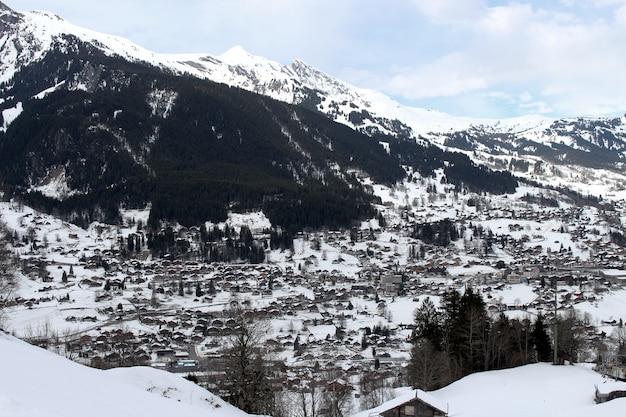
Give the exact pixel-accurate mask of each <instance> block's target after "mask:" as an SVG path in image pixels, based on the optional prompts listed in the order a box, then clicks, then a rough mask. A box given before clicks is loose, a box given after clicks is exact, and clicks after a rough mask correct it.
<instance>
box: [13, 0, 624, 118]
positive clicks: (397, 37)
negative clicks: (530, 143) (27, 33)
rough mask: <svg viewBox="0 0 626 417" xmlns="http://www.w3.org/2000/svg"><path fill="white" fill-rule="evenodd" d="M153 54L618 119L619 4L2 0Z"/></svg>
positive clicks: (433, 97) (417, 96) (453, 100)
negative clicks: (230, 60)
mask: <svg viewBox="0 0 626 417" xmlns="http://www.w3.org/2000/svg"><path fill="white" fill-rule="evenodd" d="M4 1H5V3H6V4H7V5H8V6H9V7H11V8H13V9H14V10H17V11H27V10H46V11H49V12H53V13H55V14H58V15H59V16H61V17H63V18H64V19H65V20H68V21H69V22H71V23H74V24H76V25H79V26H83V27H86V28H89V29H93V30H97V31H101V32H105V33H109V34H114V35H119V36H122V37H125V38H128V39H130V40H131V41H133V42H135V43H137V44H138V45H140V46H143V47H145V48H147V49H149V50H152V51H154V52H163V53H208V54H211V55H219V54H222V53H224V52H225V51H227V50H228V49H230V48H231V47H233V46H237V45H239V46H242V47H243V48H244V49H246V50H247V51H248V52H250V53H252V54H254V55H260V56H264V57H266V58H268V59H271V60H274V61H277V62H279V63H281V64H285V65H288V64H290V63H291V62H292V61H293V60H294V59H301V60H303V61H304V62H306V63H308V64H309V65H312V66H314V67H316V68H318V69H319V70H321V71H323V72H325V73H327V74H329V75H332V76H334V77H336V78H339V79H341V80H343V81H346V82H348V83H350V84H353V85H355V86H357V87H363V88H371V89H374V90H378V91H382V92H384V93H386V94H387V95H389V96H391V97H393V98H394V99H396V100H397V101H399V102H400V103H402V104H405V105H409V106H414V107H422V108H428V109H433V110H439V111H443V112H446V113H450V114H453V115H457V116H471V117H486V118H504V117H513V116H519V115H527V114H541V115H545V116H551V117H568V116H611V117H612V116H621V115H624V113H626V76H625V74H626V0H533V1H526V0H520V1H518V2H510V1H489V0H436V1H433V0H394V1H388V0H315V1H296V0H178V1H176V2H172V1H166V0H151V1H149V2H147V1H145V0H108V1H106V2H86V1H83V0H4Z"/></svg>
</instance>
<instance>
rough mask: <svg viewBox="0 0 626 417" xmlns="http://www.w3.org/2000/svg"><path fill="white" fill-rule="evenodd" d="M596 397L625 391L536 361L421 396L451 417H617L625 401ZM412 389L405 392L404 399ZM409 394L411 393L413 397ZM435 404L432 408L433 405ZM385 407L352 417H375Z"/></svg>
mask: <svg viewBox="0 0 626 417" xmlns="http://www.w3.org/2000/svg"><path fill="white" fill-rule="evenodd" d="M596 388H597V389H598V391H599V392H600V393H608V392H611V391H616V390H623V389H626V383H624V382H621V383H620V382H618V383H616V382H615V381H612V380H610V379H606V378H603V377H602V376H600V375H599V374H597V373H596V372H594V371H592V370H591V369H589V368H587V367H584V366H578V365H577V366H552V365H549V364H545V363H541V364H535V365H526V366H522V367H519V368H514V369H507V370H502V371H492V372H482V373H476V374H473V375H470V376H467V377H465V378H463V379H461V380H459V381H457V382H455V383H453V384H451V385H450V386H448V387H445V388H442V389H440V390H437V391H433V392H430V393H428V394H427V397H428V398H427V399H428V400H429V403H430V404H432V405H435V406H438V408H439V409H443V410H444V411H448V413H449V415H450V416H454V417H491V416H494V417H495V416H507V417H518V416H519V417H522V416H523V417H526V416H534V417H543V416H545V417H548V416H552V417H555V416H556V417H561V416H563V417H565V416H568V417H571V416H581V417H582V416H584V417H608V416H618V415H622V413H623V409H624V406H626V399H623V398H621V399H616V400H612V401H609V402H606V403H602V404H595V402H594V397H595V393H596ZM413 393H414V392H413V391H409V392H407V394H405V395H406V396H405V397H404V398H405V400H408V399H410V398H411V395H412V394H413ZM413 395H414V394H413ZM434 402H436V404H435V403H434ZM383 409H385V405H382V406H380V407H376V408H374V409H371V410H366V411H363V412H360V413H358V414H355V415H353V416H352V417H369V416H372V415H377V414H376V413H377V412H378V411H379V410H383Z"/></svg>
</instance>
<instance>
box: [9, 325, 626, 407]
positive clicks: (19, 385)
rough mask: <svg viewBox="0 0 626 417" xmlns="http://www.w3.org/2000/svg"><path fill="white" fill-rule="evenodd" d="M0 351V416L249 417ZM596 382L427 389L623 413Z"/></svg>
mask: <svg viewBox="0 0 626 417" xmlns="http://www.w3.org/2000/svg"><path fill="white" fill-rule="evenodd" d="M0 351H2V352H3V354H4V355H5V358H6V360H5V361H3V365H2V378H0V415H2V416H7V417H8V416H11V417H61V416H63V417H78V416H85V415H88V416H92V417H99V416H103V417H105V416H106V417H110V416H120V417H123V416H129V417H130V416H151V417H159V416H164V417H165V416H167V417H170V416H175V415H184V416H188V417H192V416H214V417H243V416H246V415H248V414H245V413H243V412H241V411H240V410H237V409H236V408H234V407H232V406H231V405H229V404H227V403H225V402H224V401H222V400H221V399H219V398H217V397H216V396H214V395H212V394H211V393H210V392H208V391H206V390H204V389H202V388H200V387H198V386H197V385H195V384H194V383H192V382H189V381H187V380H185V379H183V378H182V377H181V376H178V375H174V374H170V373H167V372H164V371H159V370H155V369H151V368H148V367H135V368H119V369H114V370H109V371H101V370H96V369H92V368H87V367H84V366H82V365H78V364H76V363H74V362H71V361H69V360H67V359H65V358H62V357H60V356H57V355H55V354H52V353H50V352H47V351H45V350H43V349H40V348H36V347H33V346H30V345H28V344H26V343H24V342H21V341H19V340H17V339H15V338H12V337H10V336H7V335H5V334H0ZM596 387H598V389H599V390H600V391H601V392H603V391H606V390H615V389H620V388H619V387H618V386H616V385H614V382H611V381H610V380H607V379H605V378H603V377H601V376H600V375H599V374H597V373H595V372H593V371H591V370H589V369H587V368H585V367H581V366H558V367H555V366H552V365H547V364H536V365H527V366H523V367H520V368H515V369H510V370H504V371H492V372H483V373H478V374H474V375H471V376H468V377H466V378H464V379H462V380H460V381H457V382H456V383H454V384H452V385H450V386H448V387H446V388H443V389H441V390H438V391H434V392H431V393H430V394H431V395H432V396H433V397H434V398H437V399H438V400H439V401H441V402H442V403H446V404H447V406H448V407H449V412H450V415H451V416H455V417H479V416H480V417H492V416H493V417H495V416H502V415H506V416H509V417H517V416H538V417H541V416H546V417H547V416H568V417H571V416H581V417H582V416H584V417H609V416H611V417H613V416H618V415H621V413H622V412H623V409H624V406H626V399H616V400H612V401H609V402H607V403H604V404H594V400H593V399H594V394H595V390H596ZM621 389H623V386H622V388H621ZM402 392H404V391H402V390H399V391H398V392H397V394H401V393H402ZM372 411H375V410H368V411H365V412H362V413H359V414H357V416H359V417H360V416H369V415H372V414H371V413H372ZM355 417H356V416H355Z"/></svg>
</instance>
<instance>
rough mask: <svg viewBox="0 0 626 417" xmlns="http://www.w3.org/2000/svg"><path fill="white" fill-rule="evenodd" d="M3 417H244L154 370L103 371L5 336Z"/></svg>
mask: <svg viewBox="0 0 626 417" xmlns="http://www.w3.org/2000/svg"><path fill="white" fill-rule="evenodd" d="M0 350H1V351H2V353H3V354H4V355H5V357H6V358H7V359H8V360H6V361H5V364H4V365H3V366H2V379H1V381H0V415H2V416H7V417H8V416H11V417H57V416H58V417H61V416H63V417H78V416H85V415H89V416H94V417H110V416H120V417H123V416H129V417H130V416H154V417H160V416H163V417H171V416H174V415H185V416H190V417H192V416H207V415H208V416H215V417H244V416H248V415H249V414H246V413H244V412H242V411H240V410H238V409H236V408H235V407H233V406H231V405H230V404H228V403H226V402H224V401H222V400H221V399H219V398H218V397H216V396H214V395H213V394H211V393H210V392H208V391H206V390H204V389H202V388H200V387H198V386H197V385H196V384H194V383H193V382H189V381H187V380H185V379H183V378H182V376H178V375H173V374H170V373H168V372H165V371H159V370H156V369H152V368H149V367H136V368H126V369H114V370H109V371H101V370H97V369H93V368H88V367H85V366H82V365H78V364H76V363H74V362H72V361H70V360H68V359H65V358H62V357H60V356H58V355H55V354H53V353H50V352H47V351H45V350H43V349H40V348H37V347H34V346H31V345H28V344H26V343H24V342H22V341H20V340H17V339H15V338H13V337H10V336H7V335H6V334H4V333H0Z"/></svg>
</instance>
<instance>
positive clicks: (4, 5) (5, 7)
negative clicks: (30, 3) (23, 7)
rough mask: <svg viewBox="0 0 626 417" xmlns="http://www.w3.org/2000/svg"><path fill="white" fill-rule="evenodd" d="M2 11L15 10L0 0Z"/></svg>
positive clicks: (0, 9)
mask: <svg viewBox="0 0 626 417" xmlns="http://www.w3.org/2000/svg"><path fill="white" fill-rule="evenodd" d="M0 11H3V12H12V11H13V9H11V8H10V7H9V6H7V5H6V4H4V3H2V2H1V1H0Z"/></svg>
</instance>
